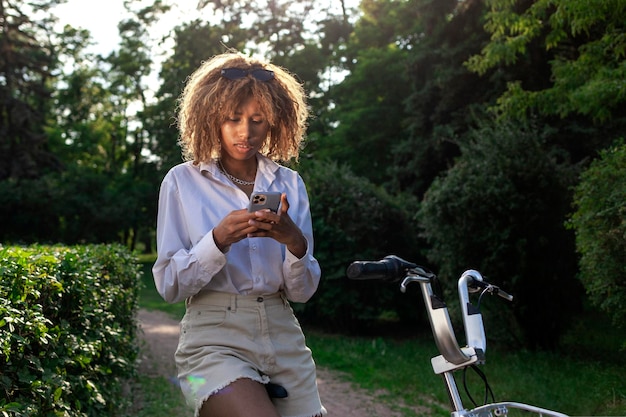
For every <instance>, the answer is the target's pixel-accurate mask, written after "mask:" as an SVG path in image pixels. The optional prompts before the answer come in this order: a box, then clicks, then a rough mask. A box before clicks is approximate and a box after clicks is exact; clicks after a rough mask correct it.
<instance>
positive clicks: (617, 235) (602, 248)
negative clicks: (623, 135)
mask: <svg viewBox="0 0 626 417" xmlns="http://www.w3.org/2000/svg"><path fill="white" fill-rule="evenodd" d="M625 201H626V145H624V144H621V145H619V146H615V147H613V148H611V149H608V150H606V151H604V152H602V153H601V155H600V158H599V159H597V160H595V161H594V162H593V163H592V164H591V166H590V167H589V168H588V169H587V170H586V171H585V172H583V174H582V176H581V182H580V183H579V184H578V186H577V187H576V194H575V196H574V203H575V207H576V211H575V212H574V214H573V215H572V216H571V221H570V224H569V225H570V226H571V227H572V228H573V229H574V230H575V231H576V249H577V251H578V252H579V253H580V255H581V259H580V278H581V280H582V282H583V285H584V286H585V288H586V290H587V293H588V294H589V296H590V299H591V301H592V302H593V303H594V304H595V305H596V306H599V307H600V308H601V309H602V310H604V311H605V312H607V313H608V314H609V315H610V316H611V317H612V318H613V322H614V323H615V324H616V325H624V322H625V321H626V303H625V302H624V301H625V300H626V283H625V281H624V276H626V260H625V256H624V254H626V205H625V204H624V202H625Z"/></svg>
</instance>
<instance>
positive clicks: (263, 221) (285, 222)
mask: <svg viewBox="0 0 626 417" xmlns="http://www.w3.org/2000/svg"><path fill="white" fill-rule="evenodd" d="M280 201H281V205H280V209H279V211H278V213H273V212H271V211H269V210H261V211H257V212H254V213H251V214H253V215H254V216H253V218H251V219H249V220H248V225H249V226H250V227H252V228H253V229H254V230H253V231H249V232H248V237H271V238H272V239H275V240H276V241H278V242H280V243H282V244H284V245H285V246H287V249H288V250H289V252H291V253H292V254H293V255H294V256H296V257H298V258H302V257H303V256H304V254H305V253H306V250H307V242H306V239H305V238H304V235H303V234H302V231H301V230H300V228H299V227H298V226H297V225H296V224H295V223H294V222H293V220H291V217H289V214H288V213H287V211H288V210H289V201H288V200H287V194H285V193H283V194H282V195H281V197H280Z"/></svg>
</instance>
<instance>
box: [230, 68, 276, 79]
mask: <svg viewBox="0 0 626 417" xmlns="http://www.w3.org/2000/svg"><path fill="white" fill-rule="evenodd" d="M221 74H222V77H224V78H228V79H229V80H238V79H240V78H244V77H246V76H248V75H251V76H253V77H254V78H256V79H257V80H259V81H263V82H265V81H269V80H271V79H272V78H274V71H270V70H266V69H262V68H257V69H252V70H245V69H241V68H223V69H222V72H221Z"/></svg>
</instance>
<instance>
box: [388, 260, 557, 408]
mask: <svg viewBox="0 0 626 417" xmlns="http://www.w3.org/2000/svg"><path fill="white" fill-rule="evenodd" d="M412 282H418V283H419V284H420V287H421V290H422V294H423V297H424V303H425V304H426V310H427V312H428V319H429V321H430V325H431V328H432V331H433V336H434V338H435V343H436V345H437V348H438V349H439V353H441V354H440V355H439V356H436V357H434V358H432V359H431V364H432V367H433V371H434V372H435V373H436V374H438V375H442V376H443V379H444V381H445V384H446V389H447V392H448V396H449V398H450V403H451V405H452V409H453V412H452V413H451V416H452V417H493V416H496V417H505V416H507V415H508V410H509V409H519V410H526V411H530V412H533V413H536V414H538V415H540V416H549V417H567V415H566V414H562V413H559V412H556V411H551V410H546V409H543V408H539V407H535V406H532V405H528V404H523V403H516V402H498V403H492V404H486V405H483V406H479V407H476V408H474V409H471V410H468V409H466V408H465V407H464V406H463V402H462V400H461V396H460V394H459V389H458V387H457V385H456V381H455V379H454V372H455V371H457V370H460V369H463V368H466V367H468V366H471V365H473V364H483V363H484V362H485V351H486V349H487V339H486V337H485V328H484V325H483V319H482V315H481V314H480V311H479V310H478V308H476V307H474V306H473V305H472V304H471V302H470V298H469V293H470V289H469V284H471V283H475V282H478V283H480V282H484V280H483V277H482V275H481V274H480V273H479V272H478V271H475V270H467V271H465V272H464V273H463V274H462V275H461V277H460V278H459V281H458V292H459V301H460V303H461V310H462V312H463V326H464V330H465V336H466V338H465V340H466V341H467V346H465V347H463V348H461V347H459V344H458V342H457V339H456V336H455V333H454V329H453V327H452V322H451V321H450V315H449V313H448V308H447V307H446V305H445V303H444V302H443V301H441V299H440V298H439V297H437V296H436V295H435V294H434V292H433V289H432V285H431V277H429V276H423V275H420V274H419V273H418V272H415V271H412V270H409V272H408V273H407V275H406V277H405V278H404V280H403V281H402V283H401V284H400V289H401V291H402V292H405V291H406V288H407V286H408V285H409V284H410V283H412ZM500 295H501V296H502V297H503V298H507V299H509V300H512V297H511V296H510V295H508V294H506V293H504V292H501V294H500Z"/></svg>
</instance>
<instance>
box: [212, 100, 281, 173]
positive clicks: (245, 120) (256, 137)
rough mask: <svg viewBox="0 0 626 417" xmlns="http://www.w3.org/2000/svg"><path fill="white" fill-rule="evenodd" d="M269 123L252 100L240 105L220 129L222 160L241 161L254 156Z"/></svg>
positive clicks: (263, 139) (262, 140)
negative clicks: (226, 158)
mask: <svg viewBox="0 0 626 417" xmlns="http://www.w3.org/2000/svg"><path fill="white" fill-rule="evenodd" d="M269 128H270V126H269V123H268V121H267V119H266V117H265V115H264V114H262V113H261V110H260V106H259V103H258V102H257V101H256V100H255V99H254V98H249V99H248V100H246V101H244V102H243V103H241V105H240V106H239V107H238V108H237V110H236V111H235V113H234V114H231V115H229V116H228V118H227V120H226V121H225V122H224V123H223V124H222V127H221V134H222V135H221V136H222V137H221V143H222V158H224V157H230V158H232V159H235V160H238V161H243V160H247V159H250V158H252V157H254V156H255V155H256V153H257V152H258V151H259V149H260V148H261V146H263V142H264V141H265V139H266V138H267V132H268V131H269Z"/></svg>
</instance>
